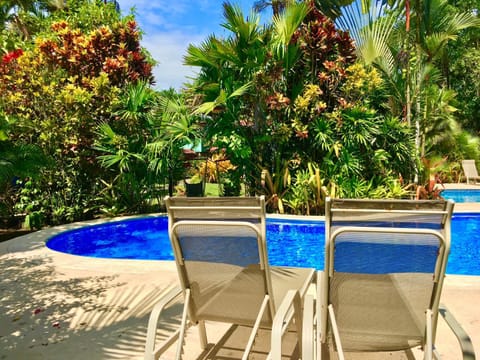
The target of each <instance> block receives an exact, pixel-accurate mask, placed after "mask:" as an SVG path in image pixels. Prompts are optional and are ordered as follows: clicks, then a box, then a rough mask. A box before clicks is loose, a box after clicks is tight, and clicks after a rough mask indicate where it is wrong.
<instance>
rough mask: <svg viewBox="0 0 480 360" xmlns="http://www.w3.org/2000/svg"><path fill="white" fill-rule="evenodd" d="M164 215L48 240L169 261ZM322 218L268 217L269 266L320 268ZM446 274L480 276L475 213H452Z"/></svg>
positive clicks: (73, 249) (85, 252)
mask: <svg viewBox="0 0 480 360" xmlns="http://www.w3.org/2000/svg"><path fill="white" fill-rule="evenodd" d="M167 227H168V223H167V218H166V217H165V216H160V217H147V218H137V219H130V220H123V221H117V222H110V223H104V224H101V225H95V226H87V227H83V228H80V229H75V230H70V231H66V232H62V233H60V234H58V235H56V236H54V237H52V238H50V239H49V240H48V242H47V247H49V248H50V249H52V250H56V251H61V252H66V253H70V254H75V255H82V256H91V257H98V258H116V259H144V260H173V252H172V250H171V246H170V241H169V239H168V233H167ZM324 232H325V226H324V222H323V221H313V220H310V221H309V220H296V219H295V220H290V219H289V220H284V219H271V218H269V219H267V244H268V256H269V261H270V263H271V264H272V265H279V266H304V267H314V268H316V269H319V270H321V269H323V266H324V264H323V263H324V257H323V252H324ZM447 273H449V274H465V275H480V214H479V213H457V214H454V216H453V219H452V244H451V253H450V257H449V261H448V266H447Z"/></svg>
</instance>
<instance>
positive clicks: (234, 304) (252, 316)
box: [145, 197, 315, 359]
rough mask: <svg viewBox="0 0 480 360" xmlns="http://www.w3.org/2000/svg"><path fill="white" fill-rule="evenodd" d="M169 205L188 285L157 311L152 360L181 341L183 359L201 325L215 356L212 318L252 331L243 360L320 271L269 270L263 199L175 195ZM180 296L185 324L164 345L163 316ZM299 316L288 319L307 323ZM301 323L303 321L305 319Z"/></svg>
mask: <svg viewBox="0 0 480 360" xmlns="http://www.w3.org/2000/svg"><path fill="white" fill-rule="evenodd" d="M166 206H167V211H168V219H169V236H170V240H171V243H172V247H173V251H174V255H175V261H176V264H177V270H178V276H179V279H180V284H181V287H180V288H179V289H178V290H174V291H172V292H171V293H170V294H169V295H168V297H166V298H164V299H161V301H160V302H159V303H158V304H157V305H156V306H155V307H154V309H153V311H152V313H151V315H150V320H149V324H148V333H147V341H146V349H145V359H156V358H158V357H159V356H160V355H161V354H162V353H163V352H164V351H165V350H167V349H168V348H169V347H170V346H171V345H172V344H173V343H175V342H176V343H177V350H176V359H180V358H181V357H182V353H183V346H184V343H185V332H186V330H187V328H188V327H189V326H190V325H192V324H193V325H198V329H199V334H200V335H199V338H200V343H201V344H200V345H201V348H202V349H204V350H205V351H214V350H212V349H213V348H214V346H208V345H209V343H208V340H207V335H206V328H205V321H213V322H223V323H230V324H233V326H245V327H248V328H249V329H250V328H251V330H249V331H250V335H249V337H248V341H247V342H246V343H245V345H244V347H243V352H244V354H243V355H242V356H243V357H242V358H247V357H248V354H249V353H250V352H251V351H252V349H253V348H254V346H253V344H254V342H255V341H256V336H257V333H258V331H259V329H263V328H266V329H271V327H272V324H273V321H274V316H275V315H276V312H277V309H278V307H279V306H280V304H281V303H282V301H283V300H284V298H285V297H286V296H287V292H288V291H289V290H292V291H293V292H291V295H289V297H290V298H291V299H293V298H297V297H296V296H294V295H293V294H295V293H296V292H297V294H298V296H300V297H303V295H304V294H305V293H306V291H307V289H308V288H309V286H310V285H311V283H312V280H313V278H314V276H315V271H314V269H304V268H290V267H273V266H270V265H269V263H268V256H267V248H266V224H265V200H264V198H263V197H243V198H241V197H240V198H209V197H206V198H187V197H167V198H166ZM178 295H183V298H184V301H183V302H184V312H183V317H182V323H181V326H180V328H179V329H178V330H177V331H176V332H175V333H174V334H173V335H172V336H171V337H170V338H169V339H167V340H165V341H163V343H160V344H158V345H157V341H156V332H157V328H158V325H159V318H160V315H161V312H162V310H163V309H164V308H165V307H166V306H167V304H168V303H169V302H170V301H173V300H174V299H175V298H176V297H178ZM287 300H288V299H287ZM297 303H298V301H297ZM299 311H300V310H299V309H298V308H297V309H296V311H294V312H293V311H291V310H285V312H282V316H283V315H285V319H287V320H288V319H291V318H292V316H296V317H297V318H299V319H301V317H298V313H299ZM295 314H296V315H295ZM280 322H282V321H280ZM294 323H295V321H294ZM279 326H280V325H279ZM297 326H301V324H300V323H298V322H297ZM299 332H301V331H300V329H299ZM300 336H301V334H299V337H298V340H297V342H298V347H300V346H301V342H300V339H301V338H300ZM229 356H230V355H229ZM229 358H230V357H229Z"/></svg>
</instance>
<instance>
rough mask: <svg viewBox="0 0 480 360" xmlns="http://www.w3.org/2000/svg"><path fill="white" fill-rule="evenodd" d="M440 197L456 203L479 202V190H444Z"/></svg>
mask: <svg viewBox="0 0 480 360" xmlns="http://www.w3.org/2000/svg"><path fill="white" fill-rule="evenodd" d="M442 197H444V198H445V199H447V200H453V201H455V202H456V203H464V202H480V189H478V190H476V189H471V190H457V189H455V190H444V191H442Z"/></svg>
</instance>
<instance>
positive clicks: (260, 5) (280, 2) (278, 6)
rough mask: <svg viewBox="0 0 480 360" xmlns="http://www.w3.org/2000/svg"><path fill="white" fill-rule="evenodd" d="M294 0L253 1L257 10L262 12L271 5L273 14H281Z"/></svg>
mask: <svg viewBox="0 0 480 360" xmlns="http://www.w3.org/2000/svg"><path fill="white" fill-rule="evenodd" d="M293 3H294V1H293V0H270V1H268V0H257V1H255V2H254V3H253V8H254V9H255V11H257V12H262V11H264V10H265V9H268V8H269V7H271V8H272V13H273V16H279V15H280V14H281V13H282V12H283V11H284V10H285V9H286V7H287V6H288V5H289V4H293Z"/></svg>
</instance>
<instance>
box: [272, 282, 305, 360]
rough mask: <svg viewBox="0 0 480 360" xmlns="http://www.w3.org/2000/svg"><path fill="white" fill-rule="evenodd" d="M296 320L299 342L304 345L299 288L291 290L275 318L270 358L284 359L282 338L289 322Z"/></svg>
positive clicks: (275, 359)
mask: <svg viewBox="0 0 480 360" xmlns="http://www.w3.org/2000/svg"><path fill="white" fill-rule="evenodd" d="M292 320H295V325H296V328H297V336H298V344H299V346H300V347H301V345H302V328H303V326H302V300H301V298H300V294H299V292H298V290H289V291H288V292H287V294H286V295H285V297H284V299H283V301H282V303H281V304H280V306H279V307H278V310H277V313H276V314H275V317H274V319H273V325H272V339H271V352H270V354H269V356H268V359H272V360H280V359H282V338H283V335H284V334H285V332H286V331H287V329H288V326H289V324H290V323H291V322H292Z"/></svg>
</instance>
